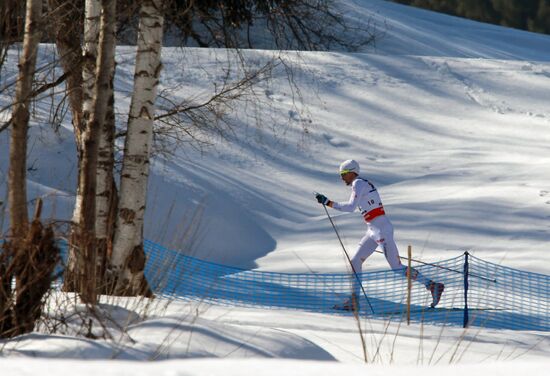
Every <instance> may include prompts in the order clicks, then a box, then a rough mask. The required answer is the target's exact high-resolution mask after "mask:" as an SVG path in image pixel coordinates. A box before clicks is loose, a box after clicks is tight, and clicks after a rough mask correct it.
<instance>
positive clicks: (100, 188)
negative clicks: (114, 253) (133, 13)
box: [95, 1, 118, 292]
mask: <svg viewBox="0 0 550 376" xmlns="http://www.w3.org/2000/svg"><path fill="white" fill-rule="evenodd" d="M111 6H112V7H113V10H112V13H113V14H115V10H114V8H115V6H116V2H115V1H112V4H111ZM110 22H111V23H112V24H111V25H110V27H109V28H108V29H107V28H104V29H103V31H104V32H109V33H111V35H110V36H109V40H110V41H111V42H110V43H109V45H108V46H106V48H108V50H106V51H105V53H106V54H108V55H109V56H108V58H109V67H108V68H109V84H108V85H107V87H105V88H104V89H103V90H102V95H105V97H106V98H108V101H107V109H106V112H105V119H104V122H103V125H102V127H101V128H100V130H99V145H98V161H97V191H96V198H95V200H96V222H95V236H96V248H97V254H98V258H97V272H98V273H100V274H98V275H99V276H101V277H100V278H99V280H98V282H100V285H99V288H100V291H102V292H107V286H105V285H104V282H103V281H104V279H103V276H104V273H105V267H106V263H107V262H108V250H109V251H110V250H111V249H112V242H113V235H114V224H115V223H114V222H115V214H116V211H115V210H116V205H117V198H118V197H117V188H116V183H115V180H114V175H113V169H114V164H115V152H114V145H115V130H116V127H115V112H114V102H115V94H114V75H115V52H116V35H115V32H116V30H115V29H116V27H115V26H116V24H115V22H116V19H115V18H114V17H113V18H112V19H111V20H110Z"/></svg>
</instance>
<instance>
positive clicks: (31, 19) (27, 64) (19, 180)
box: [8, 0, 42, 247]
mask: <svg viewBox="0 0 550 376" xmlns="http://www.w3.org/2000/svg"><path fill="white" fill-rule="evenodd" d="M41 17H42V0H27V4H26V13H25V34H24V37H23V52H22V55H21V59H20V60H19V77H18V80H17V85H16V91H15V101H14V106H13V115H12V125H11V134H10V169H9V178H8V202H9V203H10V226H11V234H12V236H13V241H14V244H15V245H16V247H17V246H18V245H19V244H20V243H21V241H22V239H23V238H24V237H25V236H26V232H27V228H28V223H29V218H28V212H27V182H26V172H27V134H28V127H29V117H30V115H29V105H30V97H31V93H32V82H33V78H34V73H35V69H36V56H37V53H38V43H39V42H40V36H41V32H40V19H41Z"/></svg>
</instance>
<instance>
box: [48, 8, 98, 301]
mask: <svg viewBox="0 0 550 376" xmlns="http://www.w3.org/2000/svg"><path fill="white" fill-rule="evenodd" d="M59 1H61V0H59ZM100 13H101V3H100V0H85V9H84V36H83V40H84V44H83V48H82V63H81V64H82V72H81V73H79V74H81V75H82V84H81V86H82V90H81V95H82V103H81V105H80V106H79V108H75V112H76V113H75V112H73V118H74V117H77V118H79V119H80V126H79V127H75V129H74V131H75V141H76V148H77V153H78V162H79V164H78V182H77V188H76V199H75V206H74V210H73V218H72V229H71V238H70V242H69V243H70V244H69V259H68V262H67V270H66V272H65V282H64V286H63V288H64V290H66V291H79V287H80V286H79V283H78V282H77V281H78V280H79V279H81V278H82V277H79V274H81V273H82V271H80V270H79V269H80V268H79V265H80V264H83V262H79V259H80V258H81V257H82V255H81V254H80V248H79V238H78V235H79V230H78V228H79V225H80V222H79V221H80V218H81V211H82V197H83V196H82V192H83V189H82V186H81V182H82V179H81V174H82V164H81V161H82V157H83V155H82V153H83V148H84V146H83V145H84V144H83V139H84V134H85V131H86V129H87V128H88V125H87V123H88V121H89V119H90V114H91V112H92V108H93V97H94V87H95V78H94V75H95V70H96V61H97V50H98V43H99V29H100V24H99V22H100ZM79 39H80V38H79ZM58 48H59V46H58ZM61 55H63V53H61ZM68 69H71V68H70V67H69V68H68ZM70 89H71V88H70V87H69V90H70ZM73 123H74V122H73Z"/></svg>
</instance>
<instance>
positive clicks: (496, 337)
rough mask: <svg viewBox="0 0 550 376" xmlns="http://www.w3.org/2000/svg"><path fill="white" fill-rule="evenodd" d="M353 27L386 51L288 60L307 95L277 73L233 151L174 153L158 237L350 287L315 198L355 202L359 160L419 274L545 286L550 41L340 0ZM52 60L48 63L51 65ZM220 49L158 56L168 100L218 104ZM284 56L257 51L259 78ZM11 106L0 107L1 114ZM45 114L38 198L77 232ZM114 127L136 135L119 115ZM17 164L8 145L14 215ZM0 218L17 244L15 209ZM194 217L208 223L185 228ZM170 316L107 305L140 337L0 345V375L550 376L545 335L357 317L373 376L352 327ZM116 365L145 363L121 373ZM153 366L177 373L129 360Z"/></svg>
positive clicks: (236, 113) (238, 113)
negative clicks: (450, 262) (451, 268)
mask: <svg viewBox="0 0 550 376" xmlns="http://www.w3.org/2000/svg"><path fill="white" fill-rule="evenodd" d="M342 11H343V12H344V13H345V14H346V15H347V17H350V18H353V19H356V20H362V19H364V20H371V22H373V23H374V24H375V25H376V26H377V28H378V30H379V31H380V32H381V35H380V37H379V38H378V40H377V42H376V46H374V47H373V46H371V47H366V48H365V49H364V50H363V51H360V52H357V53H342V52H334V51H333V52H284V53H283V54H282V58H283V59H285V60H286V62H287V64H289V65H291V66H292V68H293V80H294V82H296V84H297V85H298V87H299V89H300V91H299V92H297V91H296V87H293V86H291V85H289V81H288V76H287V74H286V72H285V71H284V69H282V67H278V68H277V69H276V70H275V71H274V73H273V80H272V81H271V82H270V83H269V84H261V85H260V87H259V89H258V91H257V93H259V97H258V98H257V99H255V101H257V102H261V106H260V108H259V110H257V111H256V110H255V109H254V108H253V107H252V106H250V105H249V104H245V103H238V104H236V105H235V106H234V108H233V109H232V110H231V111H230V113H229V114H228V115H229V116H231V117H232V119H233V120H234V121H235V122H236V123H237V124H238V125H237V128H236V131H235V133H234V134H230V135H229V136H228V137H227V139H221V138H220V137H216V136H212V137H209V141H210V142H211V143H212V145H211V146H209V147H206V148H204V149H203V150H196V149H194V148H192V147H191V145H190V144H186V145H185V146H184V147H183V148H180V149H178V150H175V151H174V153H173V154H172V155H170V156H167V157H164V156H162V155H158V156H157V157H156V158H155V160H154V162H153V164H152V172H151V181H150V185H149V201H148V208H147V219H146V233H147V237H148V238H150V239H152V240H154V241H158V242H159V243H161V244H164V245H167V246H170V247H174V248H178V249H182V250H183V251H184V252H186V253H188V254H192V255H195V256H197V257H199V258H203V259H207V260H212V261H216V262H219V263H223V264H227V265H232V266H238V267H243V268H256V269H260V270H269V271H281V272H334V271H346V264H345V262H344V260H343V256H342V251H341V249H340V246H339V243H338V241H337V239H336V237H335V234H334V232H333V230H332V227H331V225H330V223H329V221H328V220H327V218H326V215H325V213H324V211H323V209H322V207H320V206H319V205H318V204H317V202H316V201H315V200H314V198H313V193H312V192H313V191H319V192H322V193H325V194H326V195H327V196H328V197H329V198H331V199H334V200H337V201H343V200H347V198H348V195H349V191H348V188H347V187H345V186H344V185H343V184H342V182H341V181H340V179H339V176H338V175H337V168H338V165H339V163H340V162H341V161H342V160H345V159H350V158H353V159H356V160H357V161H359V163H360V164H361V167H362V172H363V175H364V176H365V177H368V178H369V179H371V180H372V181H373V182H374V183H375V184H376V185H377V186H378V188H379V191H380V193H381V196H382V199H383V201H384V203H385V207H386V209H387V210H386V211H387V213H388V215H389V217H390V219H391V220H392V221H393V223H394V226H395V228H396V233H395V237H396V240H397V243H398V245H399V247H400V249H402V250H403V249H406V246H407V245H408V244H411V245H412V246H413V254H414V257H415V258H420V259H423V260H424V261H428V262H429V261H437V260H442V259H446V258H450V257H454V256H457V255H459V254H461V253H462V252H464V251H465V250H468V251H470V252H471V253H472V254H473V255H475V256H477V257H480V258H482V259H485V260H488V261H492V262H496V263H500V264H503V265H506V266H510V267H514V268H520V269H524V270H528V271H533V272H539V273H544V274H550V252H548V250H549V249H548V247H549V243H550V242H549V240H550V168H549V166H550V154H549V153H548V145H549V144H550V110H549V108H548V102H549V100H550V90H549V88H550V37H549V36H545V35H538V34H533V33H528V32H523V31H518V30H512V29H507V28H503V27H498V26H494V25H486V24H481V23H477V22H473V21H468V20H464V19H459V18H455V17H450V16H446V15H441V14H437V13H433V12H429V11H425V10H420V9H415V8H412V7H406V6H402V5H399V4H394V3H389V2H385V1H374V0H372V1H369V0H357V1H353V0H346V1H344V2H343V5H342ZM51 51H52V50H51V46H46V45H44V46H43V47H42V50H41V61H42V62H45V61H47V59H48V56H49V55H50V54H51ZM133 52H134V50H133V49H132V48H129V47H120V48H119V50H118V51H117V62H118V65H117V81H116V83H115V86H116V90H117V98H116V103H117V107H118V109H119V110H120V112H121V113H122V112H124V111H126V109H127V108H128V105H129V101H130V92H131V89H132V87H131V82H132V77H133V63H132V58H133ZM226 52H227V51H224V50H211V49H209V50H206V49H194V48H191V49H183V50H182V49H176V48H166V49H164V50H163V64H164V70H163V73H162V78H161V92H162V91H164V92H169V96H170V99H172V100H174V101H178V100H183V99H186V98H189V97H190V96H193V97H196V98H199V99H200V98H203V99H204V98H207V97H208V95H209V93H210V92H211V89H212V87H213V85H214V84H215V83H216V82H217V81H219V79H220V77H222V76H223V68H224V67H225V66H224V64H223V63H220V62H219V61H223V60H224V59H225V56H226ZM271 54H272V52H270V51H265V50H255V51H244V52H243V56H244V57H245V58H246V59H249V61H251V62H252V63H254V64H258V65H259V64H261V63H262V62H264V61H267V59H268V58H269V56H271ZM16 58H17V51H11V54H10V57H9V59H10V60H9V62H10V64H8V65H7V66H6V67H5V68H4V71H2V76H1V78H0V85H2V86H3V85H5V84H6V83H8V82H10V81H12V80H13V79H14V78H15V76H16V73H17V72H16V64H15V63H16ZM11 99H12V98H11V96H10V95H6V94H5V93H3V94H1V95H0V107H3V106H4V105H5V104H7V103H9V102H10V101H11ZM33 109H34V115H35V116H34V117H33V119H32V125H33V127H32V130H31V138H30V142H29V153H28V159H29V167H30V168H29V180H28V190H29V192H28V193H29V198H30V199H32V198H35V197H37V196H42V197H44V198H45V202H46V214H45V215H46V216H47V217H50V218H60V219H68V218H70V216H71V211H72V205H73V203H74V190H75V186H76V156H75V151H74V141H73V135H72V130H71V125H70V121H69V120H68V119H66V120H65V121H64V122H63V123H62V125H61V128H60V129H59V131H58V133H57V134H54V133H53V132H52V131H51V129H50V128H49V126H48V124H47V122H48V116H49V113H50V107H49V102H48V101H47V100H43V101H41V102H39V103H37V104H36V106H35V107H34V108H33ZM0 116H2V117H3V118H6V117H7V116H8V115H7V114H5V113H4V114H0ZM255 118H259V119H260V120H261V121H260V123H261V124H262V126H261V127H258V126H257V125H256V123H255V122H254V119H255ZM118 120H119V122H121V124H123V123H124V118H123V117H122V116H119V119H118ZM304 129H307V132H304ZM207 135H208V134H207ZM7 165H8V133H7V132H3V133H1V134H0V184H1V186H0V201H2V202H4V203H5V202H6V201H7V199H6V198H5V192H6V189H5V182H6V181H7ZM0 210H2V211H4V212H5V213H6V214H5V215H4V216H2V215H0V227H2V228H3V229H4V230H5V229H6V228H7V225H8V224H7V208H6V205H5V204H0ZM330 213H331V215H333V217H334V219H335V221H336V223H337V226H338V229H339V231H340V234H341V235H342V237H343V239H344V244H345V245H346V247H347V248H348V250H349V251H353V249H354V247H355V245H356V243H357V241H358V240H359V239H360V238H361V236H362V234H363V233H364V231H365V226H364V224H363V223H362V220H361V217H360V216H359V214H358V213H355V214H340V213H337V212H334V211H331V212H330ZM194 215H196V216H197V217H198V218H199V219H200V223H199V224H198V229H191V230H190V229H189V228H190V227H193V226H191V222H193V219H192V218H193V216H194ZM3 217H6V218H4V219H2V218H3ZM380 268H387V265H386V262H385V260H384V258H383V257H382V256H380V255H377V254H374V255H373V256H371V258H369V259H368V261H367V262H366V263H365V269H366V270H373V269H380ZM51 304H52V306H55V300H53V302H52V303H51ZM165 304H168V302H167V301H166V300H164V299H162V298H158V299H156V300H155V302H154V303H153V306H154V309H152V310H151V311H148V314H147V315H146V317H143V315H142V314H143V311H144V309H145V308H143V305H144V302H133V303H132V302H131V300H123V299H119V300H112V301H108V302H107V301H106V302H104V304H103V305H102V306H101V309H102V310H105V311H106V312H109V315H110V316H112V317H113V318H114V319H113V321H114V322H118V323H119V325H121V326H122V327H127V329H128V330H127V333H126V334H124V333H122V331H120V330H119V329H120V328H119V326H118V325H114V326H113V327H110V328H108V329H109V333H111V334H112V335H113V338H112V339H98V340H91V339H87V338H85V337H83V336H82V335H81V334H78V325H76V326H75V325H73V326H71V325H69V328H68V329H66V330H64V331H58V332H57V333H56V334H46V333H48V332H47V330H46V329H39V330H37V331H36V332H34V333H32V334H30V335H26V336H22V337H19V338H16V339H14V340H12V341H3V342H0V355H1V356H3V357H4V358H3V359H1V360H0V369H1V370H2V371H1V372H2V375H27V374H36V373H37V372H40V373H45V374H55V375H65V374H67V375H69V374H74V372H75V371H78V372H79V374H81V375H88V374H89V375H95V374H97V373H99V372H101V373H104V374H105V375H110V374H121V375H126V374H132V375H136V376H138V375H142V374H143V375H146V374H152V373H155V374H159V375H204V374H216V375H218V374H219V375H233V374H249V373H253V372H254V373H261V374H265V375H275V374H277V375H279V374H289V375H293V374H300V375H310V374H311V375H313V374H334V373H335V372H338V373H351V374H358V373H364V372H369V373H372V374H374V375H378V374H382V373H383V374H392V375H401V374H405V373H406V374H409V373H411V372H414V373H422V374H424V375H431V374H434V375H435V374H438V375H439V374H440V373H442V372H444V373H447V374H449V375H455V374H456V375H458V374H464V373H466V372H467V373H469V374H471V375H472V376H476V375H486V374H499V375H508V374H509V375H512V374H517V373H520V372H525V373H528V374H530V375H542V374H543V372H544V371H543V370H544V369H548V365H549V364H548V363H549V362H548V359H550V339H549V337H548V335H547V333H537V332H517V331H498V330H489V329H478V328H471V329H468V330H466V331H464V330H462V329H460V328H452V327H430V326H421V325H417V324H414V325H411V326H409V327H407V326H406V325H405V324H402V325H399V324H397V323H388V322H383V321H375V320H363V321H362V322H361V324H362V328H363V331H364V332H365V333H366V340H367V354H368V359H369V362H371V363H374V364H373V365H369V366H367V367H368V368H365V365H363V364H362V363H363V352H362V349H361V343H360V338H359V335H358V329H357V324H356V322H355V321H354V320H353V319H352V318H349V317H340V316H330V315H321V314H313V313H305V312H299V311H285V310H262V309H244V308H228V307H216V306H208V305H204V304H198V305H197V304H196V303H189V302H183V301H175V302H172V303H170V304H169V305H168V308H162V307H163V306H164V305H165ZM52 309H53V308H52ZM72 309H78V307H77V308H74V307H73V308H72ZM101 333H104V332H101ZM101 333H99V334H101ZM29 357H35V358H37V359H32V360H31V359H29ZM112 358H114V359H124V360H133V361H134V362H132V361H131V362H121V361H107V360H108V359H112ZM212 358H224V359H219V360H212ZM225 358H231V359H225ZM251 358H253V359H251ZM267 358H276V359H267ZM67 359H69V360H67ZM153 359H163V360H166V361H163V362H155V363H137V362H135V361H137V360H153ZM181 359H185V360H181ZM191 359H193V360H191ZM82 360H87V361H86V362H84V361H82ZM91 360H94V361H91ZM325 360H328V361H330V360H337V361H340V362H341V363H333V362H328V363H327V362H323V361H325ZM457 363H458V364H457ZM390 364H394V365H391V366H389V365H390ZM428 365H430V367H428ZM433 365H436V366H435V367H432V366H433ZM450 365H452V366H450Z"/></svg>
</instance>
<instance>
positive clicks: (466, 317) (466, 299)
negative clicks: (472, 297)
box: [462, 251, 470, 328]
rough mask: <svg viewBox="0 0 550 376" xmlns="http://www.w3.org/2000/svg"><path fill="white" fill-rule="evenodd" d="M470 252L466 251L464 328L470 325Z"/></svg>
mask: <svg viewBox="0 0 550 376" xmlns="http://www.w3.org/2000/svg"><path fill="white" fill-rule="evenodd" d="M469 255H470V254H469V253H468V251H466V252H464V322H463V326H462V327H463V328H466V327H467V326H468V320H469V317H468V284H469V283H468V269H469V265H468V256H469Z"/></svg>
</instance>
